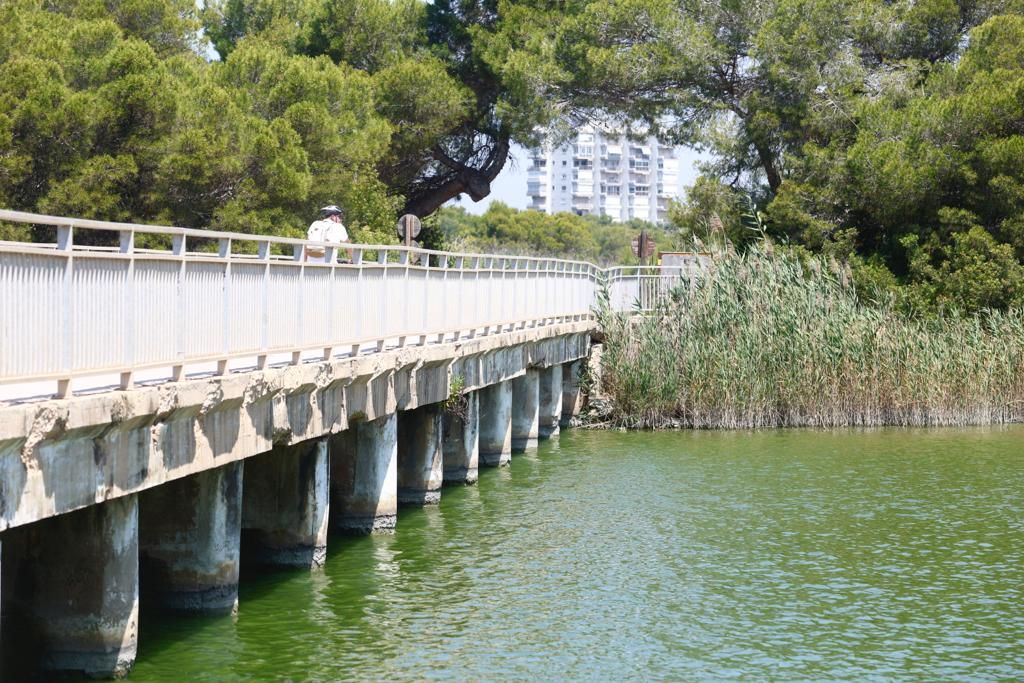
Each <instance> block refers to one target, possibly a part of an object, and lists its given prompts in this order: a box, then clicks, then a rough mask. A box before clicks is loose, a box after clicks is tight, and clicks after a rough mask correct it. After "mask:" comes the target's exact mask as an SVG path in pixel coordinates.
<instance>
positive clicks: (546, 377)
mask: <svg viewBox="0 0 1024 683" xmlns="http://www.w3.org/2000/svg"><path fill="white" fill-rule="evenodd" d="M538 403H539V405H538V408H537V436H538V438H541V439H550V438H551V437H553V436H556V435H557V434H558V431H559V426H560V423H561V419H562V366H561V365H552V366H551V367H548V368H542V369H541V370H540V399H539V402H538Z"/></svg>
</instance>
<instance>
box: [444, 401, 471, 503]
mask: <svg viewBox="0 0 1024 683" xmlns="http://www.w3.org/2000/svg"><path fill="white" fill-rule="evenodd" d="M463 401H465V407H464V413H463V414H462V415H458V414H455V413H451V412H446V413H445V414H444V445H443V449H444V483H445V484H474V483H476V481H477V479H478V478H479V474H478V468H479V463H480V394H479V392H476V391H470V392H468V393H466V394H464V395H463Z"/></svg>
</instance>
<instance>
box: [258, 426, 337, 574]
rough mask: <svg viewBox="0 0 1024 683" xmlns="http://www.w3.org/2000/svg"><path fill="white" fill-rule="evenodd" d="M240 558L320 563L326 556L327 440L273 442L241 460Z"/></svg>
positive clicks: (277, 564) (278, 564)
mask: <svg viewBox="0 0 1024 683" xmlns="http://www.w3.org/2000/svg"><path fill="white" fill-rule="evenodd" d="M242 488H243V491H244V495H243V504H242V561H243V562H249V561H252V562H253V563H254V564H257V565H263V566H273V567H305V568H307V569H308V568H312V567H322V566H323V565H324V563H325V562H326V560H327V520H328V515H329V509H330V505H329V500H330V498H329V495H328V492H329V488H330V457H329V453H328V441H327V438H320V439H310V440H309V441H302V442H300V443H298V444H295V445H294V446H278V447H277V448H275V449H274V450H272V451H268V452H266V453H261V454H260V455H257V456H255V457H253V458H249V459H248V460H246V461H245V475H244V485H243V487H242Z"/></svg>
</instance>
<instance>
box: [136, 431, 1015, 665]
mask: <svg viewBox="0 0 1024 683" xmlns="http://www.w3.org/2000/svg"><path fill="white" fill-rule="evenodd" d="M240 593H241V594H240V609H239V614H238V615H237V617H234V618H231V617H217V618H202V617H198V618H197V617H192V618H169V617H165V616H160V615H150V614H147V613H145V612H144V613H143V615H142V632H141V637H140V639H139V658H138V662H137V664H136V667H135V670H134V671H133V673H132V675H131V677H130V680H132V681H136V682H140V681H169V680H181V681H184V680H191V681H307V680H308V681H334V680H360V681H362V680H394V681H411V680H425V679H445V680H470V681H476V680H565V679H573V680H602V681H606V680H659V679H661V680H665V679H671V680H748V681H749V680H784V681H797V680H814V681H821V680H856V681H863V680H880V681H881V680H885V681H890V680H907V681H911V680H912V681H938V680H970V681H985V680H1006V681H1011V680H1022V679H1024V429H1021V428H1009V429H974V430H934V431H924V430H874V431H834V432H819V431H804V430H799V431H797V430H787V431H765V432H727V433H721V432H718V433H710V432H704V433H692V432H667V433H616V432H593V431H580V430H578V431H570V432H567V433H564V434H563V435H562V436H561V437H560V439H558V440H555V441H553V442H547V443H542V445H541V447H540V450H539V451H537V452H536V453H533V454H526V455H519V456H515V457H514V458H513V461H512V466H511V467H509V468H504V469H500V470H482V471H481V480H480V483H479V485H477V486H472V487H459V488H446V489H445V490H444V494H443V497H442V502H441V505H440V506H438V507H433V508H427V509H423V510H418V509H403V510H402V511H401V513H400V515H399V520H398V529H397V531H396V533H395V534H394V535H385V536H374V537H368V538H358V539H345V538H341V539H334V538H332V542H331V545H330V548H329V556H328V561H327V566H326V568H325V570H323V571H320V572H314V573H312V574H310V573H308V572H301V571H289V572H277V573H272V574H264V575H252V576H243V582H242V586H241V591H240Z"/></svg>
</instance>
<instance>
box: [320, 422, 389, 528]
mask: <svg viewBox="0 0 1024 683" xmlns="http://www.w3.org/2000/svg"><path fill="white" fill-rule="evenodd" d="M330 451H331V493H330V495H331V508H330V527H329V529H330V531H331V532H338V533H349V534H368V533H371V532H373V531H390V530H392V529H394V528H395V521H396V519H397V517H398V418H397V416H396V415H395V414H394V413H391V414H390V415H385V416H384V417H381V418H378V419H376V420H373V421H372V422H354V423H352V425H351V426H350V428H349V429H348V430H347V431H344V432H342V433H340V434H337V435H335V436H333V437H331V441H330Z"/></svg>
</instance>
